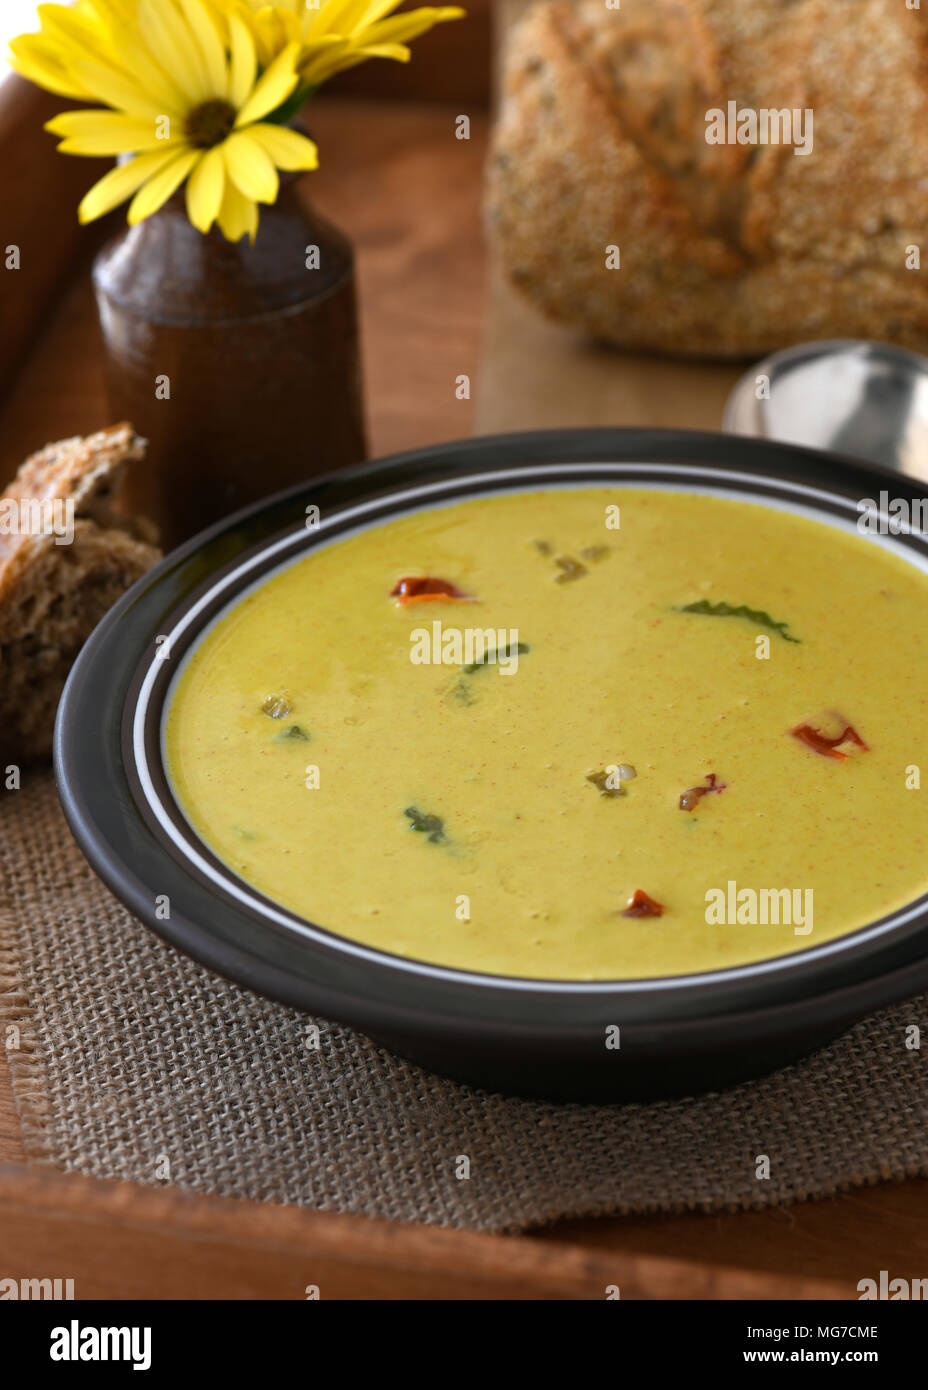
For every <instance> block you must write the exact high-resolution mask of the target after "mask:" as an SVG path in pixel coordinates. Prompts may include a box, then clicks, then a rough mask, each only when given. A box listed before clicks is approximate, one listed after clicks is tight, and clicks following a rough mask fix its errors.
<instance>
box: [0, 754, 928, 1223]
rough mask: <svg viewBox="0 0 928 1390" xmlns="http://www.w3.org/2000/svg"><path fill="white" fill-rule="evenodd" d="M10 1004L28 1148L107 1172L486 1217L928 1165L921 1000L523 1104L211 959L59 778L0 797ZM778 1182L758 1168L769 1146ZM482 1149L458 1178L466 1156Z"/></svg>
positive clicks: (846, 1178)
mask: <svg viewBox="0 0 928 1390" xmlns="http://www.w3.org/2000/svg"><path fill="white" fill-rule="evenodd" d="M0 871H2V894H3V899H2V905H3V911H2V915H0V1021H2V1023H3V1025H4V1034H5V1037H6V1043H7V1048H8V1056H9V1059H10V1068H11V1073H12V1076H13V1078H14V1087H15V1092H16V1097H17V1104H18V1107H19V1112H20V1116H21V1120H22V1126H23V1135H24V1141H25V1146H26V1150H27V1153H28V1155H29V1157H30V1158H31V1159H33V1160H37V1161H44V1162H48V1163H51V1164H54V1165H56V1166H57V1167H59V1168H65V1169H74V1170H78V1171H80V1172H83V1173H89V1174H93V1175H94V1176H97V1177H104V1178H129V1179H133V1180H135V1181H137V1182H150V1183H157V1182H165V1181H170V1182H172V1183H175V1184H177V1185H178V1186H181V1187H187V1188H193V1189H195V1190H196V1191H199V1192H212V1193H222V1194H225V1195H227V1196H233V1197H244V1198H251V1199H253V1200H256V1201H267V1202H289V1203H297V1204H300V1205H303V1206H309V1207H316V1208H319V1209H322V1210H327V1211H350V1212H363V1213H366V1214H368V1215H370V1216H380V1217H385V1218H388V1219H392V1220H397V1221H425V1222H433V1223H437V1224H441V1225H447V1226H460V1227H473V1228H477V1229H483V1230H499V1231H505V1230H516V1229H520V1228H525V1227H528V1226H532V1225H537V1224H539V1223H542V1222H545V1221H548V1220H551V1219H552V1218H554V1217H558V1216H576V1215H584V1214H597V1213H606V1212H653V1211H675V1210H680V1209H685V1208H690V1209H696V1208H701V1209H703V1210H713V1209H724V1208H738V1207H763V1206H769V1205H772V1204H774V1203H778V1202H784V1201H793V1200H797V1199H800V1198H804V1197H812V1196H819V1195H824V1194H826V1193H834V1192H836V1191H838V1190H840V1189H842V1188H847V1187H850V1186H854V1185H857V1184H863V1183H870V1182H875V1181H877V1180H878V1179H880V1178H902V1177H905V1176H914V1175H916V1174H924V1173H928V1123H926V1121H928V1085H926V1068H925V1063H924V1062H923V1061H922V1055H921V1052H919V1051H915V1050H911V1049H910V1048H907V1047H906V1029H907V1027H909V1026H910V1025H912V1024H916V1025H918V1026H919V1027H920V1028H922V1029H924V1028H925V1027H926V1026H928V1008H926V1002H925V999H924V998H921V999H918V1000H915V1001H913V1002H911V1003H908V1004H905V1005H902V1006H900V1007H897V1008H894V1009H890V1010H887V1011H886V1012H883V1013H881V1014H879V1015H877V1016H875V1017H873V1018H870V1019H868V1020H867V1021H866V1022H865V1023H862V1024H860V1025H859V1026H858V1027H857V1028H855V1029H854V1030H853V1032H851V1033H849V1034H847V1035H846V1036H845V1037H844V1038H842V1039H841V1040H840V1041H839V1042H837V1043H835V1044H834V1045H833V1046H831V1047H829V1048H827V1049H826V1050H824V1051H823V1052H820V1053H818V1054H817V1055H816V1056H815V1057H813V1058H810V1059H809V1060H808V1061H805V1062H803V1063H801V1064H800V1065H798V1066H795V1067H789V1068H787V1069H786V1070H784V1071H782V1072H779V1073H778V1074H777V1075H775V1076H772V1077H769V1078H767V1079H766V1080H763V1081H759V1082H755V1083H753V1084H750V1085H745V1086H740V1087H738V1088H737V1089H735V1090H732V1091H729V1092H727V1093H724V1094H720V1095H709V1096H704V1097H701V1098H699V1099H694V1100H684V1101H675V1102H662V1103H660V1104H655V1105H629V1106H624V1107H623V1106H574V1105H572V1106H556V1105H545V1104H540V1103H538V1102H534V1101H524V1100H514V1099H511V1098H505V1097H502V1096H498V1095H488V1094H485V1093H483V1092H480V1091H476V1090H472V1089H470V1088H468V1087H465V1086H460V1085H457V1084H455V1083H454V1082H450V1081H445V1080H443V1079H441V1078H439V1077H436V1076H432V1075H429V1074H428V1073H426V1072H423V1071H422V1070H420V1069H419V1068H417V1067H414V1066H411V1065H409V1064H408V1063H406V1062H403V1061H401V1060H399V1059H398V1058H396V1057H394V1056H392V1055H390V1054H389V1053H387V1052H385V1051H383V1050H382V1049H381V1048H379V1047H377V1046H375V1045H374V1044H373V1043H371V1042H369V1041H367V1040H366V1039H365V1038H363V1037H361V1036H360V1035H359V1034H357V1033H355V1032H352V1031H351V1030H350V1029H348V1028H343V1027H340V1026H339V1025H337V1024H332V1023H326V1022H322V1021H321V1020H315V1022H317V1023H318V1024H319V1027H320V1031H321V1038H320V1045H319V1048H318V1050H310V1049H307V1046H306V1039H307V1028H308V1024H309V1023H310V1022H311V1020H308V1019H307V1018H306V1017H305V1015H302V1014H299V1013H297V1012H296V1011H294V1010H293V1009H288V1008H284V1007H282V1006H279V1005H276V1004H272V1003H269V1002H268V1001H266V1000H264V999H260V998H258V997H257V996H256V995H253V994H250V993H248V992H247V991H245V990H242V989H239V988H237V987H235V986H234V985H231V984H228V983H226V982H225V981H224V980H221V979H219V978H218V977H216V976H214V975H211V974H209V973H208V972H207V971H206V970H203V969H201V968H200V967H199V966H197V965H195V964H193V963H192V962H191V961H189V960H187V959H186V958H185V957H183V956H181V955H180V954H179V953H178V952H176V951H174V950H172V949H171V948H170V947H168V946H165V945H163V944H162V943H161V942H160V941H159V940H158V939H157V938H155V937H154V936H152V935H151V934H150V933H149V932H148V931H147V930H146V929H145V928H144V927H143V926H141V925H140V924H139V923H138V922H136V921H134V920H133V918H132V917H130V916H129V914H128V913H127V912H126V911H125V910H124V909H123V908H122V907H121V906H120V905H119V904H118V903H117V902H116V901H115V899H114V898H113V897H112V896H111V895H110V893H109V892H108V891H107V890H106V889H105V888H104V887H103V885H102V884H101V883H100V882H99V881H98V880H97V879H96V877H95V876H94V875H93V873H92V872H91V871H90V869H89V868H88V867H87V865H86V863H85V862H84V859H83V857H82V856H81V854H80V851H79V850H78V849H77V847H76V845H75V844H74V842H73V840H72V838H71V836H70V833H69V832H68V830H67V827H66V826H65V823H64V820H63V817H62V815H61V812H60V810H59V808H58V803H57V798H56V796H55V791H54V786H53V783H52V779H51V776H50V774H48V773H45V772H43V773H40V774H34V775H28V774H27V776H26V779H25V783H24V786H23V788H22V789H21V790H19V791H6V792H4V793H3V799H2V802H0ZM759 1154H766V1155H768V1156H769V1160H770V1177H769V1179H765V1180H763V1179H758V1178H757V1177H756V1176H755V1172H756V1164H755V1160H756V1157H757V1155H759ZM462 1155H466V1156H467V1157H468V1158H469V1159H470V1177H469V1178H467V1179H463V1180H462V1179H460V1178H459V1177H458V1176H457V1175H456V1174H457V1172H458V1171H460V1170H459V1169H458V1166H457V1161H458V1158H459V1156H462Z"/></svg>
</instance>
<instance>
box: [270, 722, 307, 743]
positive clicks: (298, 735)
mask: <svg viewBox="0 0 928 1390" xmlns="http://www.w3.org/2000/svg"><path fill="white" fill-rule="evenodd" d="M274 742H275V743H308V742H309V734H308V733H307V732H306V730H305V729H303V728H301V727H300V725H299V724H291V725H290V727H289V729H281V731H280V733H279V734H275V735H274Z"/></svg>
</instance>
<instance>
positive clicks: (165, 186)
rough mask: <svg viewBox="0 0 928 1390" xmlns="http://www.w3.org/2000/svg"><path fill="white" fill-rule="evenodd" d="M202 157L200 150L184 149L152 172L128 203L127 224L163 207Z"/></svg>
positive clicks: (132, 223) (149, 215)
mask: <svg viewBox="0 0 928 1390" xmlns="http://www.w3.org/2000/svg"><path fill="white" fill-rule="evenodd" d="M202 157H203V152H202V150H191V149H184V150H182V151H181V152H180V153H179V154H177V155H175V156H174V158H173V159H172V160H171V161H170V162H169V163H168V164H165V165H164V167H163V168H162V169H159V170H158V172H157V173H156V174H152V176H151V178H150V179H148V181H147V182H146V183H143V184H142V187H141V188H140V189H139V191H138V193H136V195H135V197H134V198H133V199H132V202H131V203H130V204H129V214H128V220H129V226H130V227H134V226H136V225H137V223H139V222H144V220H145V218H146V217H151V215H152V213H155V212H157V211H158V209H159V208H161V207H164V204H165V203H166V202H167V200H168V199H169V198H170V196H171V194H172V193H175V192H176V191H177V189H178V188H180V186H181V184H182V183H183V181H184V179H185V178H186V177H187V175H188V174H189V173H190V170H191V169H192V168H193V166H194V165H195V164H196V163H197V161H198V160H200V159H202Z"/></svg>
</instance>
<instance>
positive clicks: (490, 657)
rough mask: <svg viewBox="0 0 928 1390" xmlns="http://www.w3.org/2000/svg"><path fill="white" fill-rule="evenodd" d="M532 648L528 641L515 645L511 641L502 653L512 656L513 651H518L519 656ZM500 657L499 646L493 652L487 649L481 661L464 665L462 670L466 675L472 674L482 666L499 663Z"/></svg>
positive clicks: (505, 655)
mask: <svg viewBox="0 0 928 1390" xmlns="http://www.w3.org/2000/svg"><path fill="white" fill-rule="evenodd" d="M531 650H532V649H531V647H530V646H529V645H528V643H527V642H517V643H516V644H515V646H513V645H512V643H511V642H510V643H509V645H508V646H506V647H504V648H503V649H502V655H503V656H504V657H507V658H508V657H510V656H512V655H513V653H518V655H519V656H524V655H525V653H526V652H530V651H531ZM499 658H500V650H499V648H498V647H497V648H496V649H495V650H494V651H492V652H491V651H485V652H484V653H483V655H482V656H481V657H480V659H479V661H472V662H470V664H469V665H468V666H462V667H461V671H462V672H463V674H464V675H465V676H472V675H473V674H474V672H475V671H479V670H480V668H481V666H490V665H498V664H499Z"/></svg>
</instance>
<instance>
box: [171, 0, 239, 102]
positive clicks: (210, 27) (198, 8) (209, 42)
mask: <svg viewBox="0 0 928 1390" xmlns="http://www.w3.org/2000/svg"><path fill="white" fill-rule="evenodd" d="M180 3H181V6H182V8H183V11H184V14H185V15H186V16H187V22H188V23H189V25H190V28H191V29H192V30H193V32H194V34H195V35H196V40H197V43H198V44H199V46H200V52H201V53H202V55H203V63H204V66H205V68H206V74H207V77H208V78H209V83H210V92H211V94H212V95H213V96H214V97H228V95H229V78H228V66H227V64H226V55H225V51H224V49H223V46H222V43H221V42H220V39H219V34H218V33H217V31H216V26H215V24H214V23H213V19H212V16H211V15H210V13H209V11H208V10H207V8H206V6H205V5H204V4H203V0H180Z"/></svg>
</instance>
